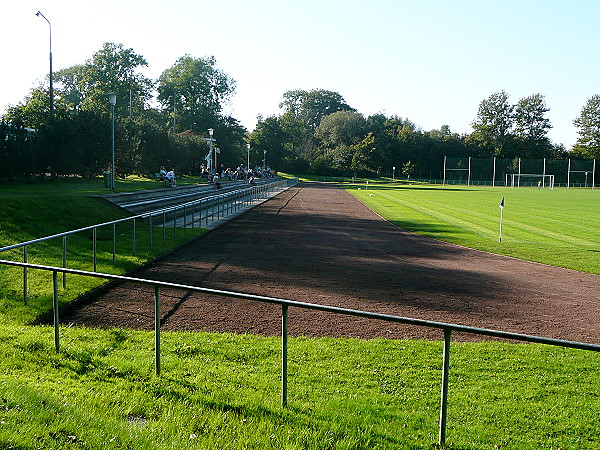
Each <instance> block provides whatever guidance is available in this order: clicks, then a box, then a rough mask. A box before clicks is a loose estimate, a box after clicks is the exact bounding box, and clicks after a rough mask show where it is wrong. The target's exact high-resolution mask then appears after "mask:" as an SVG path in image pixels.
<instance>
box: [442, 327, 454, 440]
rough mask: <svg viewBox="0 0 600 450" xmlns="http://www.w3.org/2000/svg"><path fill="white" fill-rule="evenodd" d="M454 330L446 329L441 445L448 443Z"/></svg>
mask: <svg viewBox="0 0 600 450" xmlns="http://www.w3.org/2000/svg"><path fill="white" fill-rule="evenodd" d="M451 333H452V331H451V330H449V329H447V328H446V329H444V353H443V363H442V401H441V405H440V445H444V444H445V443H446V420H447V411H448V371H449V369H450V335H451Z"/></svg>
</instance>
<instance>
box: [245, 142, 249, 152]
mask: <svg viewBox="0 0 600 450" xmlns="http://www.w3.org/2000/svg"><path fill="white" fill-rule="evenodd" d="M246 147H248V150H250V142H248V143H247V144H246Z"/></svg>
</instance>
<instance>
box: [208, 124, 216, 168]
mask: <svg viewBox="0 0 600 450" xmlns="http://www.w3.org/2000/svg"><path fill="white" fill-rule="evenodd" d="M214 132H215V130H214V129H212V128H209V129H208V135H209V136H210V138H209V141H208V146H209V149H210V169H209V172H210V174H211V175H212V174H213V173H212V169H213V161H214V160H213V134H214Z"/></svg>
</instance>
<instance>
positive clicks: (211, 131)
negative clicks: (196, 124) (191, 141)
mask: <svg viewBox="0 0 600 450" xmlns="http://www.w3.org/2000/svg"><path fill="white" fill-rule="evenodd" d="M214 132H215V130H214V129H212V128H209V129H208V134H209V135H210V137H212V135H213V133H214Z"/></svg>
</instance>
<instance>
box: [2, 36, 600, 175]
mask: <svg viewBox="0 0 600 450" xmlns="http://www.w3.org/2000/svg"><path fill="white" fill-rule="evenodd" d="M146 66H147V62H146V60H145V59H144V58H143V56H141V55H138V54H136V53H135V52H134V51H133V49H131V48H124V47H123V45H121V44H113V43H106V44H104V45H103V46H102V48H101V49H100V50H99V51H97V52H95V53H94V54H93V55H92V57H91V58H89V59H88V60H87V61H85V62H84V63H83V64H80V65H75V66H73V67H69V68H66V69H63V70H61V71H59V72H57V73H56V74H55V75H54V79H55V82H56V86H55V89H54V92H55V96H54V105H55V107H54V110H53V111H51V112H49V103H50V102H49V93H48V92H49V88H48V86H47V84H46V83H44V84H42V85H40V86H38V87H37V88H35V89H33V90H32V91H31V92H30V94H29V95H28V96H27V97H26V98H25V99H24V100H23V101H22V102H20V103H19V104H18V105H16V106H11V107H9V108H8V109H7V111H6V113H5V114H4V115H3V116H2V120H1V122H0V177H3V178H7V177H15V176H30V175H34V174H40V173H47V172H48V171H51V172H53V173H55V174H57V175H64V174H79V175H82V176H93V175H97V174H99V173H100V172H102V171H103V170H105V169H107V168H108V165H109V161H110V158H111V145H110V142H111V125H112V120H111V109H110V105H109V103H108V98H107V94H108V93H109V92H114V93H116V94H117V99H118V100H117V105H116V106H115V108H114V114H115V139H116V142H115V147H116V149H117V151H116V153H115V157H116V163H115V166H116V173H117V175H121V176H122V175H128V174H141V175H151V174H153V173H155V172H156V171H157V170H158V168H159V167H160V166H162V165H164V166H169V167H173V168H175V169H177V170H178V171H179V172H180V173H195V174H197V173H198V171H199V168H200V165H201V164H203V163H205V160H204V157H205V155H206V154H207V153H208V145H207V140H206V138H208V132H207V130H208V129H209V128H212V129H214V130H215V131H214V136H215V138H216V139H217V142H216V144H215V145H217V146H218V147H219V148H221V149H222V151H221V152H220V154H219V161H218V162H219V163H220V164H219V165H221V164H223V165H224V166H225V167H237V166H238V165H239V164H242V163H244V162H245V161H246V158H247V152H250V158H251V161H252V162H254V163H255V164H256V163H258V162H259V161H260V162H261V163H262V160H263V158H265V159H266V160H267V162H268V164H269V165H270V166H271V167H273V168H274V169H276V170H280V171H286V172H292V173H319V174H331V175H333V174H335V175H351V174H360V175H373V174H379V175H390V174H391V172H392V170H393V169H392V168H396V170H397V171H396V173H398V174H400V173H402V172H404V173H405V174H407V175H410V174H412V173H414V174H415V175H416V176H419V177H421V178H438V177H439V173H440V170H441V167H442V162H443V157H444V156H451V157H452V156H454V157H466V156H472V157H492V156H496V157H500V158H515V157H521V158H531V159H541V158H551V159H565V158H597V157H600V96H593V97H592V98H591V99H589V100H588V101H587V103H586V105H585V106H584V107H583V109H582V111H581V114H580V116H579V117H577V118H576V119H575V120H574V124H575V126H576V127H577V128H578V131H579V135H580V137H579V139H578V140H577V143H576V144H575V146H574V147H573V148H572V149H570V150H569V151H567V150H566V149H565V148H564V147H563V146H562V145H557V144H554V143H552V142H551V141H550V139H549V138H548V136H547V133H548V131H549V130H550V129H551V127H552V125H551V123H550V121H549V119H548V118H547V117H546V113H547V112H548V111H549V109H548V107H547V106H546V103H545V98H544V96H543V95H541V94H533V95H531V96H529V97H525V98H522V99H519V100H518V101H517V102H516V103H515V104H512V103H511V102H510V100H509V95H508V94H507V93H506V92H504V91H499V92H496V93H494V94H492V95H491V96H490V97H488V98H486V99H484V100H482V101H481V103H480V104H479V108H478V110H477V112H476V116H475V119H474V120H473V122H472V124H471V125H472V128H473V131H472V132H471V133H469V134H458V133H455V132H452V130H450V127H449V126H447V125H443V126H441V127H440V129H435V130H429V131H425V130H422V129H420V128H419V127H418V126H416V125H415V124H414V123H413V122H411V121H410V120H409V119H408V118H402V117H400V116H394V115H393V116H386V115H384V114H381V113H379V114H374V115H370V116H364V115H363V114H361V113H360V112H358V111H357V110H356V109H354V108H353V107H352V106H350V105H349V104H348V103H347V102H346V101H345V100H344V98H343V97H342V95H340V94H339V93H337V92H333V91H328V90H323V89H313V90H302V89H296V90H289V91H287V92H285V93H284V94H283V98H282V101H281V104H280V108H281V113H280V114H279V115H272V116H269V117H259V118H258V123H257V125H256V127H255V129H254V130H253V131H252V132H250V133H249V132H248V130H246V129H245V128H244V127H243V126H242V125H241V124H240V123H239V122H238V121H237V120H236V119H235V118H234V117H232V116H229V115H226V114H224V113H223V111H224V105H225V104H226V103H227V101H228V100H229V99H230V98H231V96H232V95H233V94H234V92H235V81H234V80H233V79H232V78H231V77H230V76H229V75H227V74H226V73H224V72H223V71H222V70H221V69H219V68H218V67H217V63H216V60H215V58H214V57H204V58H195V57H192V56H190V55H184V56H182V57H180V58H178V59H177V60H176V61H175V63H174V64H173V66H172V67H170V68H169V69H167V70H165V71H163V72H162V74H161V76H160V77H159V79H158V80H151V79H148V78H147V77H145V76H144V75H142V74H141V72H140V70H141V69H142V68H143V67H146ZM32 130H35V131H32ZM247 144H250V147H249V148H248V147H247Z"/></svg>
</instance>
